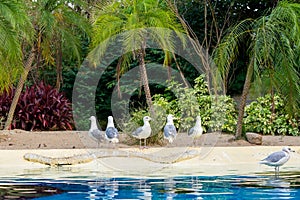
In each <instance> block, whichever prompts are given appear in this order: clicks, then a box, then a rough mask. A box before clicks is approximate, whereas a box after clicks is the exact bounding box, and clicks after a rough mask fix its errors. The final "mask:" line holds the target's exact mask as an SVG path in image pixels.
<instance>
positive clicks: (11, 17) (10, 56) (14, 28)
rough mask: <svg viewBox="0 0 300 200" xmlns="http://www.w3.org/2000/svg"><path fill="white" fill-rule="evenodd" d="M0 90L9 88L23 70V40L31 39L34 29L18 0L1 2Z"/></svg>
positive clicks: (21, 3)
mask: <svg viewBox="0 0 300 200" xmlns="http://www.w3.org/2000/svg"><path fill="white" fill-rule="evenodd" d="M0 10H1V12H0V19H1V23H0V74H1V76H0V92H2V91H3V90H8V89H9V88H10V87H11V85H12V84H13V83H14V82H15V81H16V79H17V77H18V75H20V73H21V71H22V49H21V42H22V40H26V41H27V42H28V41H30V37H31V36H32V33H33V30H32V26H30V20H29V17H28V15H27V14H26V12H25V9H24V2H22V1H18V0H11V1H1V2H0Z"/></svg>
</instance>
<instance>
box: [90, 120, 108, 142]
mask: <svg viewBox="0 0 300 200" xmlns="http://www.w3.org/2000/svg"><path fill="white" fill-rule="evenodd" d="M90 120H91V127H90V130H89V136H90V137H91V138H92V139H93V140H95V141H97V144H98V147H99V143H100V142H103V141H104V138H105V136H104V134H103V133H102V132H101V131H100V130H99V129H98V126H97V122H96V117H95V116H91V117H90Z"/></svg>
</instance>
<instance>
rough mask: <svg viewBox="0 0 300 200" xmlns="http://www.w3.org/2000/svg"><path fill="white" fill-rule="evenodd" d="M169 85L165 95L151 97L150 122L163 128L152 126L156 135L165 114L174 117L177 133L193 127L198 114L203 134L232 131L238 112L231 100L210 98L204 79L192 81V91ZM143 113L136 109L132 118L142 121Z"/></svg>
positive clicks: (178, 85)
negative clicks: (153, 114) (157, 122)
mask: <svg viewBox="0 0 300 200" xmlns="http://www.w3.org/2000/svg"><path fill="white" fill-rule="evenodd" d="M168 85H169V86H168V87H167V88H166V91H165V93H164V94H156V95H154V96H153V104H154V107H155V115H156V116H155V120H152V122H151V123H155V121H156V120H157V121H159V122H160V123H161V122H163V125H155V126H154V127H155V128H156V129H157V128H158V130H156V131H155V134H158V135H159V132H162V128H163V126H164V124H165V123H166V116H167V114H173V115H174V116H175V120H174V124H175V126H176V127H177V129H178V131H179V132H187V131H188V130H189V129H190V128H191V127H193V126H194V125H195V118H196V116H197V115H200V116H201V119H202V126H203V128H204V131H205V132H208V131H217V130H222V131H225V132H230V133H233V132H234V131H235V127H236V119H237V112H236V109H235V104H234V101H233V99H232V98H230V97H228V96H224V95H221V96H210V95H209V93H208V89H207V83H206V82H205V81H204V76H199V77H198V78H197V79H196V80H195V86H194V88H185V87H183V86H182V85H180V84H178V83H176V82H174V81H171V82H168ZM172 93H173V94H172ZM176 95H177V96H176ZM145 113H148V111H141V110H138V111H135V112H133V113H132V116H134V117H137V118H138V119H142V117H143V115H145ZM152 118H153V117H152ZM151 125H152V124H151ZM151 127H153V126H151Z"/></svg>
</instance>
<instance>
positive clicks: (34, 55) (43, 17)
mask: <svg viewBox="0 0 300 200" xmlns="http://www.w3.org/2000/svg"><path fill="white" fill-rule="evenodd" d="M26 5H27V7H26V9H27V12H28V13H27V14H28V16H29V17H30V18H31V22H30V23H29V24H30V25H32V26H33V27H34V34H35V35H34V36H35V37H34V40H33V43H31V44H28V43H24V44H23V46H24V47H25V48H24V49H23V54H24V55H23V58H24V60H23V68H24V70H23V72H22V75H21V77H20V79H19V82H18V85H17V90H16V93H15V96H14V99H13V102H12V105H11V107H10V111H9V113H8V117H7V121H6V125H5V129H9V127H10V125H11V122H12V119H13V115H14V112H15V108H16V105H17V102H18V100H19V97H20V94H21V91H22V89H23V86H24V83H25V81H26V79H27V76H28V73H29V72H30V71H31V70H32V69H33V68H34V67H41V66H43V65H44V64H50V65H56V67H57V74H58V76H57V77H58V78H57V87H58V88H59V87H60V83H61V80H62V76H61V69H62V57H63V56H68V58H71V57H75V58H77V60H78V61H81V53H80V49H81V43H80V34H87V33H89V30H90V26H89V23H88V21H87V20H86V18H85V17H84V16H83V15H81V14H80V13H78V12H77V10H76V6H82V5H83V3H82V2H81V1H80V0H75V1H74V0H70V1H58V0H39V1H27V2H26ZM78 63H80V62H78Z"/></svg>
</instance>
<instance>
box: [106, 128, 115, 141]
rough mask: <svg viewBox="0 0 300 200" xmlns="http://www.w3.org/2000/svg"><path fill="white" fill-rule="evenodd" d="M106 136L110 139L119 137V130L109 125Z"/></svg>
mask: <svg viewBox="0 0 300 200" xmlns="http://www.w3.org/2000/svg"><path fill="white" fill-rule="evenodd" d="M105 133H106V136H107V138H109V139H113V138H117V137H118V130H117V129H116V128H114V127H108V128H107V129H106V130H105Z"/></svg>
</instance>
